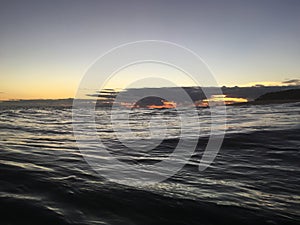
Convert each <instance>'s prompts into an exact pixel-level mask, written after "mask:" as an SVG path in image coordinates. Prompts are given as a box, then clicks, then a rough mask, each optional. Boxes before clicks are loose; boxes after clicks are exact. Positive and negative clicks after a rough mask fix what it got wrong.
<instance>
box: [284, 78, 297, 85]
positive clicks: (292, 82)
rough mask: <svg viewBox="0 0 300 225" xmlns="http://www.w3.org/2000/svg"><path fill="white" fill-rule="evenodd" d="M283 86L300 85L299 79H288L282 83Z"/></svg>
mask: <svg viewBox="0 0 300 225" xmlns="http://www.w3.org/2000/svg"><path fill="white" fill-rule="evenodd" d="M282 83H283V84H288V85H300V79H290V80H286V81H283V82H282Z"/></svg>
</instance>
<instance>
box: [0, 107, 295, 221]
mask: <svg viewBox="0 0 300 225" xmlns="http://www.w3.org/2000/svg"><path fill="white" fill-rule="evenodd" d="M182 110H188V109H182ZM212 110H217V109H216V108H215V109H212ZM120 113H122V111H120ZM299 113H300V105H299V103H293V104H281V105H264V106H262V105H261V106H239V107H228V108H227V134H226V137H225V139H224V143H223V145H222V148H221V149H220V152H219V154H218V156H217V158H216V159H215V161H214V162H213V164H212V165H211V166H210V167H209V168H208V169H206V170H205V171H204V172H199V171H198V164H199V159H200V158H201V152H202V151H203V149H204V148H205V145H206V143H207V135H208V134H209V130H210V122H209V121H210V111H209V109H199V119H200V122H199V124H189V127H190V133H189V135H188V137H181V133H180V121H179V120H178V118H177V116H176V112H174V111H172V110H134V111H133V112H132V115H131V116H132V117H131V120H130V124H131V125H132V132H133V133H134V136H135V137H136V138H139V139H140V138H145V139H147V138H149V137H150V136H149V130H148V129H146V128H147V127H148V126H149V123H150V118H151V117H155V118H156V119H158V120H159V121H161V123H162V124H166V127H167V130H165V131H166V132H165V133H166V136H165V138H166V139H165V140H164V141H163V142H162V143H161V144H160V145H159V146H158V147H157V148H155V150H153V151H152V152H151V151H150V152H149V151H143V149H141V151H137V152H132V151H129V150H128V149H127V148H125V147H123V146H122V145H120V144H119V143H118V142H117V141H116V136H115V135H114V132H113V131H112V127H111V124H110V122H109V113H108V111H107V110H103V109H102V110H98V111H97V121H98V125H97V129H98V134H99V137H101V138H102V139H103V140H104V141H106V142H107V145H108V146H109V149H110V150H111V151H112V152H113V153H114V155H115V156H116V157H120V158H122V157H126V158H127V160H129V161H132V162H135V163H144V164H147V163H153V162H156V161H158V160H159V159H161V158H164V157H166V156H167V155H168V154H170V152H172V149H174V147H175V146H176V144H177V143H178V139H179V138H199V144H198V147H197V149H196V151H195V153H194V155H193V156H192V158H191V159H190V161H189V162H188V163H187V164H186V166H185V167H184V168H183V169H182V170H181V171H180V172H179V173H177V174H176V175H174V176H173V177H171V178H169V179H168V180H166V181H164V182H162V183H159V184H157V185H152V186H146V187H141V186H136V187H128V186H124V185H120V184H115V183H113V182H110V181H108V180H106V179H104V178H102V177H101V176H99V175H98V174H97V173H95V172H94V171H93V169H92V168H91V167H90V166H89V165H88V164H87V163H86V162H85V160H84V158H83V157H82V155H81V153H80V151H79V150H78V148H77V146H76V142H75V138H74V136H73V128H72V109H71V108H70V107H55V106H51V107H45V106H44V107H30V108H26V107H22V106H10V107H8V106H5V107H4V106H3V107H1V110H0V114H1V117H0V128H1V130H0V133H1V135H0V171H1V173H0V209H1V217H0V224H113V225H114V224H124V225H125V224H126V225H127V224H138V225H142V224H149V225H150V224H151V225H152V224H173V225H174V224H178V225H179V224H187V225H188V224H189V225H191V224H300V218H299V214H300V210H299V208H300V204H299V203H300V194H299V190H300V175H299V174H300V169H299V161H300V155H299V147H300V139H299V134H300V132H299V131H300V126H299V122H300V120H299ZM214 119H215V120H218V118H214ZM123 122H124V121H119V123H117V124H119V126H120V128H121V127H122V126H123ZM195 126H201V135H200V137H198V136H196V135H194V132H193V130H194V129H196V127H195ZM162 127H163V126H159V125H157V131H159V129H163V128H162ZM164 129H165V128H164ZM120 130H122V129H120ZM162 132H164V131H162Z"/></svg>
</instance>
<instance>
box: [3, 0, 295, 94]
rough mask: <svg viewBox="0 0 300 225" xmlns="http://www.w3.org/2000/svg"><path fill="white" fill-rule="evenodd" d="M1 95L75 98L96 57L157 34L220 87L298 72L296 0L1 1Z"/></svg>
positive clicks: (266, 79)
mask: <svg viewBox="0 0 300 225" xmlns="http://www.w3.org/2000/svg"><path fill="white" fill-rule="evenodd" d="M0 29H1V30H0V74H1V83H0V99H20V98H22V99H29V98H66V97H74V94H75V92H76V88H77V85H78V84H79V82H80V79H81V77H82V76H83V74H84V72H85V70H86V69H87V67H88V66H89V65H90V63H91V62H93V61H94V60H95V59H96V58H97V57H98V56H99V55H102V54H103V53H105V52H106V51H108V50H110V49H111V48H113V47H115V46H118V45H120V44H124V43H127V42H132V41H138V40H144V39H159V40H166V41H171V42H175V43H177V44H180V45H183V46H185V47H187V48H189V49H191V50H193V51H194V52H196V53H197V54H198V55H200V56H201V58H203V59H204V61H205V62H206V63H207V64H208V65H209V67H210V68H211V69H212V71H213V72H214V74H215V76H216V79H217V81H218V83H219V84H220V85H228V86H234V85H245V84H248V83H251V82H263V81H268V82H269V81H272V82H279V81H283V80H286V79H293V78H299V77H300V66H299V62H300V1H299V0H281V1H278V0H251V1H245V0H240V1H231V0H226V1H224V0H220V1H213V0H207V1H201V0H198V1H196V0H195V1H175V0H170V1H142V0H140V1H126V0H124V1H102V0H80V1H79V0H51V1H41V0H35V1H33V0H26V1H14V0H7V1H3V0H1V1H0Z"/></svg>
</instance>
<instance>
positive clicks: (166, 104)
mask: <svg viewBox="0 0 300 225" xmlns="http://www.w3.org/2000/svg"><path fill="white" fill-rule="evenodd" d="M161 102H162V103H163V104H162V105H148V106H147V108H148V109H174V108H176V106H177V104H176V103H175V102H172V101H163V100H162V101H161Z"/></svg>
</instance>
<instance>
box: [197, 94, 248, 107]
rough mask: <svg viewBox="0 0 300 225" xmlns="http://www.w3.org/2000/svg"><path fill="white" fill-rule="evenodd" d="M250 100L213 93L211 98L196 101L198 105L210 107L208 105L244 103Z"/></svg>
mask: <svg viewBox="0 0 300 225" xmlns="http://www.w3.org/2000/svg"><path fill="white" fill-rule="evenodd" d="M243 102H248V100H247V99H245V98H234V97H227V96H226V95H212V96H211V98H209V99H204V100H202V101H197V102H196V103H195V105H196V106H198V107H208V106H217V105H223V104H225V105H231V104H234V103H243Z"/></svg>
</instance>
